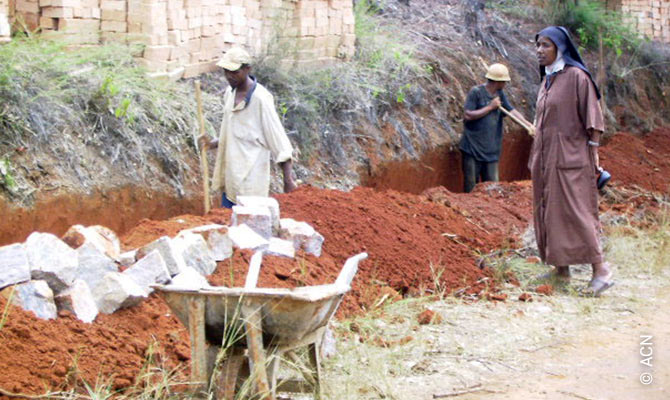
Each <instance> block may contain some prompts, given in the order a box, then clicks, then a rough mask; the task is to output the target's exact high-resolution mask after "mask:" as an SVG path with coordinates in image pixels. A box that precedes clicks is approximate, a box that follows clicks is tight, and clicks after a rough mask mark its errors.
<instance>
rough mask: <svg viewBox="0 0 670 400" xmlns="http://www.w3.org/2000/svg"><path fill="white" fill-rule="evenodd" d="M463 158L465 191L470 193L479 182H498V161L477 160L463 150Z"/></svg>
mask: <svg viewBox="0 0 670 400" xmlns="http://www.w3.org/2000/svg"><path fill="white" fill-rule="evenodd" d="M461 156H462V158H463V191H464V192H465V193H470V192H471V191H472V189H474V187H475V185H476V184H477V182H488V181H491V182H498V161H495V162H484V161H477V160H475V158H474V157H472V156H471V155H470V154H468V153H464V152H462V151H461Z"/></svg>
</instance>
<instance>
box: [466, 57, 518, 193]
mask: <svg viewBox="0 0 670 400" xmlns="http://www.w3.org/2000/svg"><path fill="white" fill-rule="evenodd" d="M486 79H487V81H486V83H484V84H481V85H478V86H475V87H473V88H472V89H471V90H470V92H469V93H468V96H467V98H466V99H465V107H464V108H465V114H464V117H463V119H464V125H465V129H464V131H463V137H462V138H461V142H460V144H459V148H460V150H461V155H462V157H463V163H462V164H463V178H464V191H465V192H466V193H469V192H470V191H472V189H473V188H474V187H475V185H476V184H477V182H478V181H481V182H486V181H495V182H497V181H498V160H499V158H500V150H501V148H502V131H503V117H504V114H503V113H502V112H501V111H500V107H501V106H502V107H504V108H505V109H506V110H507V111H510V112H511V114H512V115H514V116H515V117H517V118H518V119H519V120H521V121H523V122H527V123H528V124H529V125H530V124H531V123H530V122H528V121H527V120H526V119H525V118H524V117H523V115H521V114H520V113H519V112H518V111H516V110H515V109H514V108H513V107H512V106H511V105H510V103H509V101H507V96H505V92H503V88H504V87H505V84H506V83H507V82H509V81H510V77H509V71H508V70H507V67H505V66H504V65H502V64H492V65H491V66H490V67H489V68H488V71H487V72H486Z"/></svg>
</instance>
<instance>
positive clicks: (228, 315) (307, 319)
mask: <svg viewBox="0 0 670 400" xmlns="http://www.w3.org/2000/svg"><path fill="white" fill-rule="evenodd" d="M154 288H155V289H156V290H157V291H158V292H159V293H160V294H161V295H162V297H163V298H164V299H165V301H166V302H167V303H168V305H169V306H170V308H171V309H172V311H173V312H174V314H175V315H176V316H177V318H179V320H180V321H181V322H182V323H183V324H184V325H185V326H186V327H189V304H190V301H191V300H192V299H193V298H200V299H204V307H205V335H206V338H207V341H208V342H210V343H211V344H216V345H220V344H221V340H222V337H223V333H224V330H226V329H237V328H239V324H241V323H243V319H242V318H241V313H240V310H241V307H242V306H243V305H245V306H250V307H252V308H254V309H259V310H260V313H261V319H262V326H263V342H265V343H272V344H273V345H275V346H290V345H292V344H294V343H297V342H300V341H302V340H304V339H305V338H306V337H307V336H308V335H310V334H313V333H314V332H316V331H317V330H318V329H319V328H321V327H323V326H325V325H326V324H327V323H328V321H329V320H330V318H331V317H332V315H333V313H334V312H335V311H336V310H337V307H338V306H339V304H340V302H341V300H342V297H343V296H344V294H345V293H346V292H348V291H349V286H348V285H339V284H329V285H319V286H306V287H298V288H294V289H286V288H253V289H245V288H227V287H212V288H207V289H200V290H197V291H194V290H184V289H179V288H173V287H169V286H162V285H156V286H154ZM189 328H190V327H189ZM237 332H239V331H237ZM239 344H242V343H241V342H240V343H239Z"/></svg>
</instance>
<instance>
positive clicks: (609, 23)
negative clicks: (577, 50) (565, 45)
mask: <svg viewBox="0 0 670 400" xmlns="http://www.w3.org/2000/svg"><path fill="white" fill-rule="evenodd" d="M551 11H552V14H553V15H552V17H553V18H552V19H553V22H554V23H555V24H556V25H562V26H565V27H566V28H568V29H569V30H570V31H572V32H575V33H576V34H577V36H578V37H579V43H580V45H581V46H583V47H584V48H587V49H591V50H595V49H598V47H599V45H600V40H602V43H603V46H604V47H606V48H609V49H611V50H612V51H614V53H615V54H616V57H617V58H618V57H621V55H622V54H623V52H624V51H628V50H633V49H636V48H637V47H638V46H639V45H640V44H641V43H642V37H641V36H640V35H639V34H638V33H637V32H636V31H635V29H634V28H633V27H632V26H631V25H630V24H629V23H628V21H626V19H625V18H624V16H623V15H622V14H621V13H620V12H617V11H613V10H609V9H607V8H606V7H605V5H604V4H603V3H602V2H599V1H592V0H586V1H579V2H576V1H575V2H571V1H553V2H552V9H551Z"/></svg>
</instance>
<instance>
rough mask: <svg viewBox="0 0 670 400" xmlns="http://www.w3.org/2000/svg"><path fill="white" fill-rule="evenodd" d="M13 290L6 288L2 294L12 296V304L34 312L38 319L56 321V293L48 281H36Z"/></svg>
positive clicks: (22, 284)
mask: <svg viewBox="0 0 670 400" xmlns="http://www.w3.org/2000/svg"><path fill="white" fill-rule="evenodd" d="M14 288H15V289H14V294H13V295H11V293H12V288H6V289H5V290H3V291H2V294H3V295H4V296H5V297H7V298H9V296H10V295H11V296H12V303H14V304H16V305H17V306H19V307H21V308H23V309H24V310H26V311H32V312H33V313H34V314H35V315H36V316H37V317H38V318H42V319H55V318H56V317H57V316H58V310H57V309H56V303H54V293H53V291H52V290H51V288H50V287H49V285H48V284H47V282H46V281H41V280H35V281H30V282H25V283H21V284H18V285H16V286H15V287H14Z"/></svg>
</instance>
